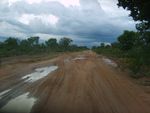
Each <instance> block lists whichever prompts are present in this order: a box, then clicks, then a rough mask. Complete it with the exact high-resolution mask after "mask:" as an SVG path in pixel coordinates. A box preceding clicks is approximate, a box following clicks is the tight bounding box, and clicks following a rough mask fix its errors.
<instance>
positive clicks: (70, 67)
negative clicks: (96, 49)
mask: <svg viewBox="0 0 150 113" xmlns="http://www.w3.org/2000/svg"><path fill="white" fill-rule="evenodd" d="M124 74H125V73H124V72H121V71H119V70H118V67H117V64H116V63H115V62H112V61H111V60H109V59H107V58H104V57H102V56H99V55H97V54H95V53H93V52H91V51H85V52H78V53H68V54H63V55H61V56H58V57H56V58H54V59H50V60H43V61H37V62H17V63H14V64H9V65H4V66H1V68H0V113H150V95H149V94H147V93H145V92H144V91H143V89H142V88H140V87H138V86H137V85H136V84H134V83H133V82H131V81H130V80H129V79H128V78H127V77H125V76H124Z"/></svg>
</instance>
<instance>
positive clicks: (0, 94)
mask: <svg viewBox="0 0 150 113" xmlns="http://www.w3.org/2000/svg"><path fill="white" fill-rule="evenodd" d="M10 90H11V89H8V90H5V91H3V92H1V93H0V99H1V98H2V97H3V95H5V94H6V93H8V92H9V91H10Z"/></svg>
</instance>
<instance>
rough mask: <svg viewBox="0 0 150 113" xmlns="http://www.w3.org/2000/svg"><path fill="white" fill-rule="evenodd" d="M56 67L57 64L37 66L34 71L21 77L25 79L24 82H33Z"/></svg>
mask: <svg viewBox="0 0 150 113" xmlns="http://www.w3.org/2000/svg"><path fill="white" fill-rule="evenodd" d="M57 69H58V66H49V67H43V68H37V69H35V72H33V73H31V74H28V75H26V76H24V77H22V79H26V80H25V82H35V81H37V80H39V79H42V78H44V77H45V76H47V75H48V74H49V73H51V72H53V71H55V70H57Z"/></svg>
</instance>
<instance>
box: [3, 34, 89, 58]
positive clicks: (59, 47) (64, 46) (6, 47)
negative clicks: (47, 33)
mask: <svg viewBox="0 0 150 113" xmlns="http://www.w3.org/2000/svg"><path fill="white" fill-rule="evenodd" d="M39 39H40V37H37V36H36V37H30V38H28V39H24V40H19V39H18V38H13V37H9V38H7V39H6V40H5V41H3V42H0V57H9V56H17V55H34V54H40V53H51V52H66V51H82V50H86V49H87V47H85V46H77V45H75V44H73V40H71V39H70V38H67V37H64V38H61V39H60V40H59V41H57V39H56V38H50V39H49V40H47V41H45V42H43V43H40V42H39Z"/></svg>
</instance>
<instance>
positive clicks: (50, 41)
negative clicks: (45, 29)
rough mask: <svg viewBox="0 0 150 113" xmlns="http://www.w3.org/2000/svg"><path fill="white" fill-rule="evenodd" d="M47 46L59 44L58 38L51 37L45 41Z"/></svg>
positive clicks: (52, 46)
mask: <svg viewBox="0 0 150 113" xmlns="http://www.w3.org/2000/svg"><path fill="white" fill-rule="evenodd" d="M45 43H46V46H47V47H50V48H55V47H57V46H58V43H57V40H56V39H55V38H51V39H49V40H48V41H46V42H45Z"/></svg>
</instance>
